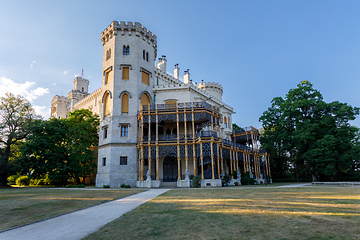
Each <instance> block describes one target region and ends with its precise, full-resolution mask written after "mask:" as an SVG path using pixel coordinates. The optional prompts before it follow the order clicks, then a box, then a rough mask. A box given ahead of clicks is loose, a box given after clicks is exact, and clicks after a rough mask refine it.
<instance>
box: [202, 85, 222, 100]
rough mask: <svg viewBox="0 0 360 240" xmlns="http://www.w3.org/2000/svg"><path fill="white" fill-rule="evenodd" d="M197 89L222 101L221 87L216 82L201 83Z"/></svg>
mask: <svg viewBox="0 0 360 240" xmlns="http://www.w3.org/2000/svg"><path fill="white" fill-rule="evenodd" d="M197 87H198V88H200V89H201V90H204V91H205V92H206V93H208V94H210V95H211V96H213V97H215V98H216V99H218V100H220V101H222V95H223V87H222V86H221V84H219V83H216V82H202V83H199V84H198V85H197Z"/></svg>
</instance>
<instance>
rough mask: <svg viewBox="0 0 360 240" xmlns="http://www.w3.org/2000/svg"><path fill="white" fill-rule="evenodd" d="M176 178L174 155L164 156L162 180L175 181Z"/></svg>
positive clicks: (176, 170) (176, 169)
mask: <svg viewBox="0 0 360 240" xmlns="http://www.w3.org/2000/svg"><path fill="white" fill-rule="evenodd" d="M177 179H178V168H177V160H176V157H174V156H166V157H165V159H164V163H163V182H176V181H177Z"/></svg>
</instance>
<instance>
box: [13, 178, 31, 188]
mask: <svg viewBox="0 0 360 240" xmlns="http://www.w3.org/2000/svg"><path fill="white" fill-rule="evenodd" d="M29 184H30V178H29V177H28V176H20V177H18V178H17V179H16V185H19V186H21V185H23V186H27V185H29Z"/></svg>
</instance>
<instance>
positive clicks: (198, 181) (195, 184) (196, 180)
mask: <svg viewBox="0 0 360 240" xmlns="http://www.w3.org/2000/svg"><path fill="white" fill-rule="evenodd" d="M192 186H193V187H196V188H199V187H201V179H200V178H199V177H198V176H194V177H193V179H192Z"/></svg>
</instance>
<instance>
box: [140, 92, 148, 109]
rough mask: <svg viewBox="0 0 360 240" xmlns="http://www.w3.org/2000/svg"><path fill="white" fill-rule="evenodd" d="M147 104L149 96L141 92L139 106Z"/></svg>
mask: <svg viewBox="0 0 360 240" xmlns="http://www.w3.org/2000/svg"><path fill="white" fill-rule="evenodd" d="M149 104H150V98H149V97H148V95H147V94H146V93H143V95H141V106H143V105H149Z"/></svg>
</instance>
